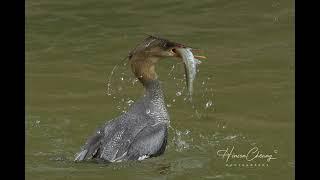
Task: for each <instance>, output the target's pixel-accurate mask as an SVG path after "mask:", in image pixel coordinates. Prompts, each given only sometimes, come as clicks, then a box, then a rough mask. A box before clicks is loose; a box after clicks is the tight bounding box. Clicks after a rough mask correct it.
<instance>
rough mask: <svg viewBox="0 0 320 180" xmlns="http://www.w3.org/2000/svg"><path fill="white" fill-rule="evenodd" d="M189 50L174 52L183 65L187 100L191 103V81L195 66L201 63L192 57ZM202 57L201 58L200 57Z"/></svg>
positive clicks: (182, 49)
mask: <svg viewBox="0 0 320 180" xmlns="http://www.w3.org/2000/svg"><path fill="white" fill-rule="evenodd" d="M191 50H192V49H191V48H177V49H176V51H177V52H178V53H179V55H180V56H181V58H182V60H183V63H184V70H185V75H186V84H187V88H188V91H189V100H190V101H192V94H193V81H194V80H195V78H196V74H197V65H198V64H200V63H201V61H200V60H198V59H196V58H195V56H194V55H193V53H192V51H191ZM200 57H202V56H200Z"/></svg>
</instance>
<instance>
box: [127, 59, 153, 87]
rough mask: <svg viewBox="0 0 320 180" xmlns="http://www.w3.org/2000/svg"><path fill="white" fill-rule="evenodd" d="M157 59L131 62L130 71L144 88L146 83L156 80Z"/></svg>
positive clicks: (133, 60)
mask: <svg viewBox="0 0 320 180" xmlns="http://www.w3.org/2000/svg"><path fill="white" fill-rule="evenodd" d="M157 61H158V58H135V59H132V61H131V69H132V72H133V73H134V75H135V76H136V77H137V78H138V79H139V81H140V82H141V83H142V84H143V86H145V87H146V84H147V82H149V81H153V80H157V79H158V75H157V73H156V71H155V64H156V62H157Z"/></svg>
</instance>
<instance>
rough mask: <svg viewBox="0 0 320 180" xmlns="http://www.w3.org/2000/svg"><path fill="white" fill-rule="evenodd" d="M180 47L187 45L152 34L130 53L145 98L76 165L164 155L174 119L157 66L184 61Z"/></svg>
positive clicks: (93, 141)
mask: <svg viewBox="0 0 320 180" xmlns="http://www.w3.org/2000/svg"><path fill="white" fill-rule="evenodd" d="M179 48H180V49H181V48H187V46H185V45H182V44H179V43H176V42H172V41H170V40H167V39H164V38H160V37H156V36H151V35H149V36H148V37H147V38H146V39H144V41H143V42H142V43H140V44H139V45H137V46H136V47H135V48H134V49H133V50H132V51H131V52H130V53H129V55H128V59H129V64H130V66H131V70H132V72H133V74H134V75H135V77H137V78H138V79H139V81H140V82H141V84H142V85H143V87H144V95H143V97H141V98H140V99H138V100H137V101H136V102H135V103H134V104H132V105H131V106H130V108H129V110H128V111H127V112H126V113H123V114H121V115H120V116H119V117H116V118H114V119H112V120H111V121H108V122H106V123H105V124H104V125H103V126H102V127H101V128H98V130H97V131H96V132H95V133H94V134H93V135H92V136H91V137H89V138H88V139H87V141H86V143H85V145H84V146H83V147H82V149H81V151H80V152H79V153H77V154H76V158H75V161H76V162H79V161H83V160H90V159H97V160H104V161H106V162H121V161H126V160H143V159H147V158H151V157H155V156H159V155H161V154H163V153H164V151H165V149H166V145H167V136H168V125H169V122H170V118H169V114H168V112H167V109H166V104H165V101H164V94H163V91H162V89H161V82H160V81H159V80H158V76H157V73H156V71H155V66H156V64H157V62H158V61H159V60H161V59H163V58H168V57H175V58H178V59H181V55H179V53H178V52H177V49H179ZM195 57H196V56H195ZM199 57H201V56H199Z"/></svg>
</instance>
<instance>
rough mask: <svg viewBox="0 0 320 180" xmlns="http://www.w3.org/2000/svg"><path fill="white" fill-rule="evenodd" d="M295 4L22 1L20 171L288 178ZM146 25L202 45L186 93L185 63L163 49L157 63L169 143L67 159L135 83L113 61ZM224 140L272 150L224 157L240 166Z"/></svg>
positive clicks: (30, 174) (54, 175)
mask: <svg viewBox="0 0 320 180" xmlns="http://www.w3.org/2000/svg"><path fill="white" fill-rule="evenodd" d="M293 6H294V5H293V2H292V1H288V0H271V1H267V0H265V1H254V0H242V1H233V0H231V1H230V0H229V1H226V0H203V1H192V0H184V1H181V0H170V1H169V0H163V1H129V0H121V1H118V0H117V1H116V0H109V1H102V0H91V1H87V0H68V1H62V0H55V1H49V0H42V1H39V0H30V1H26V41H25V44H26V76H25V80H26V115H25V121H26V161H25V163H26V178H27V179H30V180H31V179H32V180H36V179H92V180H95V179H128V178H129V179H137V180H140V179H254V180H258V179H268V180H269V179H281V180H283V179H293V178H294V166H295V163H294V93H295V92H294V69H295V65H294V30H293V27H294V7H293ZM144 33H151V34H158V35H162V36H164V37H166V38H168V39H171V40H173V41H177V42H180V43H184V44H188V45H191V46H194V47H200V48H202V49H204V50H205V53H204V54H205V55H206V56H207V57H208V59H207V60H203V62H202V64H201V65H200V66H199V70H200V71H199V72H198V74H197V78H196V81H195V84H194V95H193V99H194V102H193V104H191V103H187V102H186V101H184V98H185V97H186V90H185V89H184V81H183V65H182V64H181V63H179V62H178V61H177V60H174V59H169V58H168V59H164V60H163V61H161V62H160V63H159V65H158V66H157V72H158V74H159V77H160V79H161V81H162V82H163V88H164V90H165V96H166V102H167V104H168V105H167V106H168V110H169V113H170V117H171V128H170V131H169V145H168V148H167V150H166V152H165V154H164V155H163V156H161V157H157V158H153V159H150V160H147V161H143V162H130V163H118V164H112V165H105V164H98V163H94V162H88V163H73V162H72V160H73V158H74V154H75V153H76V152H77V151H78V150H79V149H80V146H81V145H83V143H84V142H85V140H86V138H87V137H88V136H89V135H91V134H92V133H93V132H94V130H95V129H96V128H97V127H98V126H99V125H102V124H103V123H104V122H105V121H108V120H110V119H112V118H113V117H116V116H118V115H119V114H120V113H121V112H123V111H125V110H126V109H127V107H128V105H129V104H131V103H132V101H135V100H136V99H137V98H138V97H139V96H141V95H142V87H141V85H140V84H139V83H137V82H135V80H134V78H133V76H132V74H131V72H130V69H129V67H128V65H125V64H123V63H120V62H121V60H122V59H123V58H124V57H125V56H126V55H127V54H128V52H129V51H130V50H131V49H132V48H133V47H134V46H135V45H136V44H137V43H139V42H140V41H141V40H142V39H143V38H144V37H145V35H144ZM117 64H118V65H119V66H118V68H117V70H116V71H115V72H114V75H113V76H112V84H111V88H112V91H111V95H108V94H107V83H108V77H109V75H110V72H111V71H112V69H113V68H114V67H115V65H117ZM232 147H234V148H235V152H236V153H246V152H248V150H250V149H251V148H253V147H258V148H259V150H260V151H261V153H264V154H273V155H274V157H276V158H277V159H275V160H271V161H270V162H268V163H267V162H266V161H265V160H261V159H260V160H253V161H251V162H247V161H245V160H243V159H232V160H229V163H230V164H237V165H240V167H239V166H237V167H228V166H226V162H225V159H222V158H221V157H218V156H217V151H218V150H222V149H226V148H232ZM242 164H244V166H242ZM246 164H248V166H246ZM251 164H252V166H250V165H251ZM254 164H256V167H255V166H254ZM258 164H259V165H261V166H259V167H258ZM262 164H265V166H264V167H262ZM267 165H268V166H267Z"/></svg>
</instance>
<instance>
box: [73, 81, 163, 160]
mask: <svg viewBox="0 0 320 180" xmlns="http://www.w3.org/2000/svg"><path fill="white" fill-rule="evenodd" d="M144 86H145V89H146V92H145V95H144V97H142V98H140V99H139V100H138V101H137V102H136V103H134V104H133V105H132V106H131V107H130V109H129V110H128V112H126V113H124V114H122V115H121V116H119V117H117V118H115V119H113V120H111V121H109V122H108V123H106V124H105V125H104V126H103V127H102V128H99V129H98V130H97V132H96V133H95V134H94V135H93V136H92V137H90V138H89V139H88V140H87V142H86V144H85V145H84V146H83V147H82V150H81V151H80V152H79V153H78V154H77V156H76V158H75V161H82V160H89V159H102V160H105V161H109V162H117V161H123V160H140V159H139V158H141V157H153V156H158V155H161V154H162V153H163V152H164V151H165V147H166V143H167V133H168V132H167V126H168V124H169V115H168V113H167V110H166V106H165V103H164V97H163V92H162V90H161V87H160V82H159V81H158V80H149V81H146V82H145V83H144Z"/></svg>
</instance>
